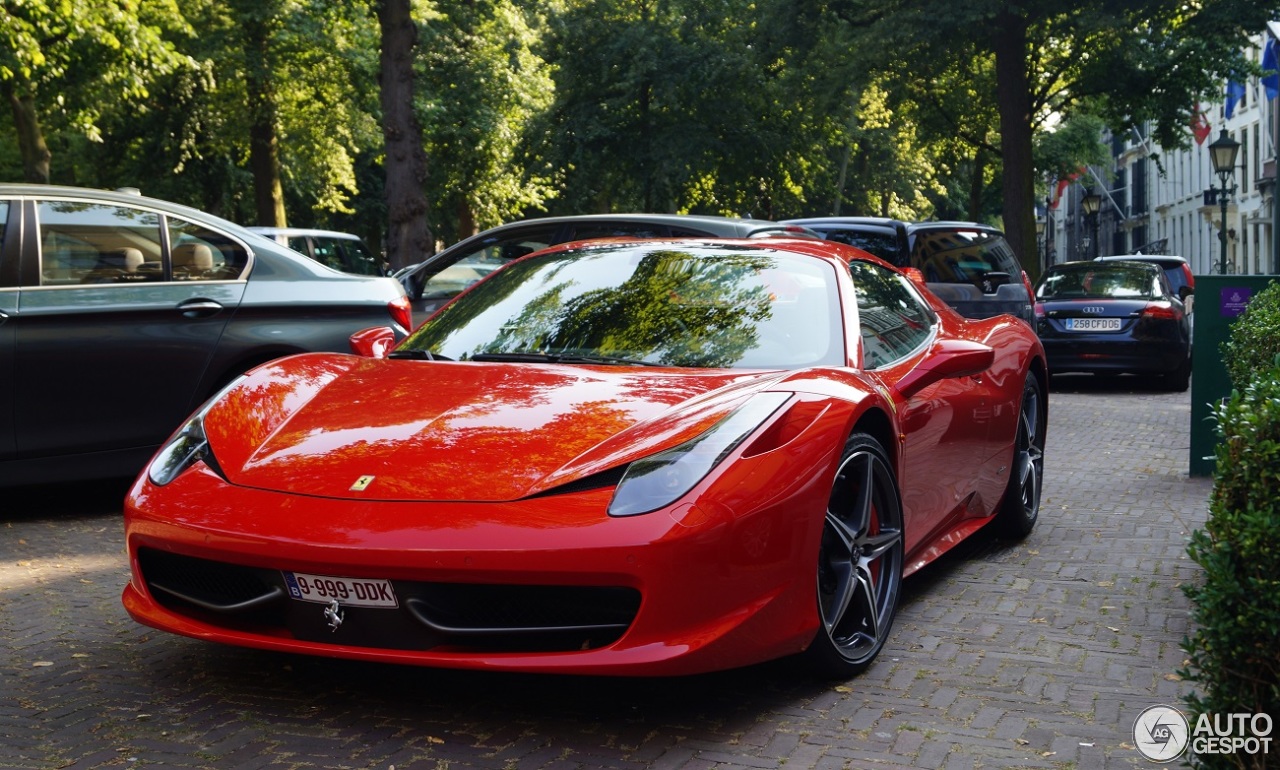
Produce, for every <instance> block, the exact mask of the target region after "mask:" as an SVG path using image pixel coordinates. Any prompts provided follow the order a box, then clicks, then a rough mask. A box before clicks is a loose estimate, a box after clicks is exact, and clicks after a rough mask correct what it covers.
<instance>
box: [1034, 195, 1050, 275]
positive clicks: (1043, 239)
mask: <svg viewBox="0 0 1280 770" xmlns="http://www.w3.org/2000/svg"><path fill="white" fill-rule="evenodd" d="M1048 217H1049V209H1045V210H1044V218H1041V216H1040V213H1039V212H1036V251H1039V250H1040V247H1041V244H1043V245H1044V258H1043V259H1042V260H1041V261H1040V267H1041V269H1043V268H1046V267H1048V266H1049V232H1048V230H1047V228H1046V227H1045V220H1046V219H1048ZM1036 256H1037V257H1038V256H1040V255H1039V254H1037V255H1036Z"/></svg>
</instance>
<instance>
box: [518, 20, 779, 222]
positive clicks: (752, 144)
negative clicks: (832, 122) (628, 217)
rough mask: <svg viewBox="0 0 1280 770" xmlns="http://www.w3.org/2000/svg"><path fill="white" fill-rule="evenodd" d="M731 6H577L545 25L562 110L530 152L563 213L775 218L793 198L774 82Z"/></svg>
mask: <svg viewBox="0 0 1280 770" xmlns="http://www.w3.org/2000/svg"><path fill="white" fill-rule="evenodd" d="M751 8H752V6H750V5H749V4H746V3H742V2H735V1H734V0H720V1H719V2H711V3H707V2H692V0H581V1H580V2H576V3H572V4H568V7H566V8H564V9H563V10H560V11H559V12H557V13H554V14H552V15H551V16H550V18H549V22H548V26H549V33H548V37H547V41H546V49H545V51H546V53H545V54H544V56H545V58H547V59H548V61H551V62H552V63H553V64H554V65H555V67H556V70H555V86H556V93H555V97H556V98H555V102H554V103H553V105H552V106H551V108H550V110H549V111H548V112H547V114H546V115H545V116H544V117H543V119H542V120H541V121H540V122H539V125H538V129H537V131H536V140H537V141H535V142H534V144H533V149H532V153H533V155H534V156H535V157H537V158H539V159H540V161H541V162H543V163H545V164H546V167H548V168H550V169H554V170H556V171H557V172H559V173H561V174H562V175H563V176H562V178H561V180H560V185H561V193H560V196H559V198H558V201H557V205H558V207H559V208H560V209H561V210H565V211H580V212H581V211H609V210H620V209H638V210H645V211H688V210H699V211H706V212H710V213H742V212H744V211H752V212H761V213H765V214H768V213H770V210H771V209H772V208H773V206H774V205H775V204H774V201H775V199H776V198H777V197H778V196H780V195H793V194H794V192H793V188H794V184H793V180H792V179H791V178H790V176H789V175H790V173H791V171H792V170H793V169H792V168H788V167H787V164H786V163H785V162H783V161H782V160H781V159H782V158H785V157H786V152H785V148H786V147H787V146H789V145H788V144H787V143H786V142H782V141H774V140H775V139H778V138H779V137H780V136H781V135H782V134H783V132H785V131H786V128H787V127H788V125H789V123H788V119H787V116H785V115H783V114H782V112H781V111H780V110H779V109H778V107H777V104H776V103H775V102H773V101H771V99H770V94H771V93H773V90H772V81H773V79H774V77H775V73H773V72H770V71H769V70H768V69H767V68H762V67H760V66H759V62H758V60H757V58H756V54H755V53H754V52H753V49H752V40H753V35H754V34H755V33H754V30H755V27H754V26H753V24H752V19H751V17H750V14H751V13H752V11H751Z"/></svg>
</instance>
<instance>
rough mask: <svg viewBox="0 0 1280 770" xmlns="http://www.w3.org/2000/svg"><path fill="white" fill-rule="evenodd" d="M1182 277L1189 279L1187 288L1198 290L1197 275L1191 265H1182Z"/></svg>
mask: <svg viewBox="0 0 1280 770" xmlns="http://www.w3.org/2000/svg"><path fill="white" fill-rule="evenodd" d="M1182 277H1183V278H1186V279H1187V288H1188V289H1190V290H1191V291H1193V292H1194V291H1195V290H1196V277H1195V274H1193V273H1192V272H1191V265H1187V264H1184V265H1183V266H1182Z"/></svg>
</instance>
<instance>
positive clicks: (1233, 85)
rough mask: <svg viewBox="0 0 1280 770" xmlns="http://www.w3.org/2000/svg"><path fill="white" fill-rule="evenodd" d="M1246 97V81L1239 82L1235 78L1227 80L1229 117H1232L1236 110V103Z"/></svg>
mask: <svg viewBox="0 0 1280 770" xmlns="http://www.w3.org/2000/svg"><path fill="white" fill-rule="evenodd" d="M1243 98H1244V83H1237V82H1235V81H1234V80H1228V81H1227V117H1228V118H1229V117H1231V115H1232V114H1233V113H1235V111H1236V105H1237V104H1239V103H1240V100H1241V99H1243Z"/></svg>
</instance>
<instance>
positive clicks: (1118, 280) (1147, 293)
mask: <svg viewBox="0 0 1280 770" xmlns="http://www.w3.org/2000/svg"><path fill="white" fill-rule="evenodd" d="M1158 286H1159V278H1157V277H1156V273H1155V271H1154V270H1144V269H1141V268H1136V267H1134V268H1130V267H1121V266H1118V265H1117V266H1090V267H1084V268H1073V269H1063V270H1057V271H1050V272H1049V273H1046V274H1045V276H1044V277H1043V278H1042V279H1041V282H1040V286H1039V288H1038V289H1036V297H1037V298H1038V299H1102V298H1111V299H1152V298H1153V297H1155V296H1156V295H1157V293H1158V292H1157V289H1158Z"/></svg>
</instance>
